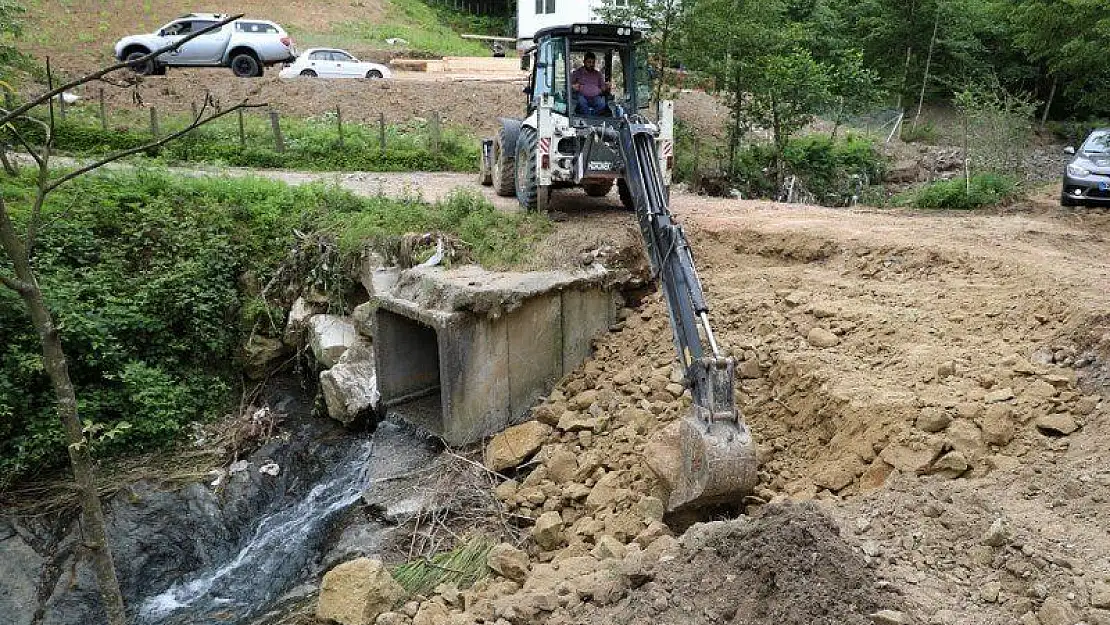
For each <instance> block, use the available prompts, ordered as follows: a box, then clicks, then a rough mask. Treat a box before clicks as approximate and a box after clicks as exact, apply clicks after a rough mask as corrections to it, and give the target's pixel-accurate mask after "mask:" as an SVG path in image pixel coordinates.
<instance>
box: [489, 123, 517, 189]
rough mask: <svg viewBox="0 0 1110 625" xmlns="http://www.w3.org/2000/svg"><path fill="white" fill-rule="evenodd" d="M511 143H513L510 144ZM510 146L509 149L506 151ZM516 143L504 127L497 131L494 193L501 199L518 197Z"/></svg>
mask: <svg viewBox="0 0 1110 625" xmlns="http://www.w3.org/2000/svg"><path fill="white" fill-rule="evenodd" d="M510 142H511V143H510ZM506 144H510V145H508V146H507V147H508V149H504V148H505V147H506ZM515 150H516V142H515V141H512V138H511V137H510V136H509V131H508V130H506V129H505V127H504V126H502V127H501V128H498V129H497V135H496V136H495V137H494V138H493V171H491V172H490V175H491V176H492V177H493V192H494V193H496V194H497V195H500V196H501V197H512V196H514V195H516V152H515Z"/></svg>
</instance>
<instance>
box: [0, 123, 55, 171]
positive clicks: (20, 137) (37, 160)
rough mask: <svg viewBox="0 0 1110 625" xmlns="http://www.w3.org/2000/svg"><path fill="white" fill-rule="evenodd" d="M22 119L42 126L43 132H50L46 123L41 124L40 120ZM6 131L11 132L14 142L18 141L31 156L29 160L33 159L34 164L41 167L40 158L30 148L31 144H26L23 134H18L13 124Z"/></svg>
mask: <svg viewBox="0 0 1110 625" xmlns="http://www.w3.org/2000/svg"><path fill="white" fill-rule="evenodd" d="M23 119H27V120H30V121H33V122H35V123H37V124H42V126H43V128H44V129H45V131H46V132H50V129H49V128H48V127H47V126H46V123H45V122H43V121H42V120H38V119H35V118H34V117H23ZM8 130H9V131H11V133H12V135H13V136H14V137H15V138H16V141H19V143H20V144H21V145H22V146H23V149H24V150H27V153H28V154H30V155H31V158H33V159H35V164H36V165H39V166H41V165H42V158H41V157H39V153H38V152H36V151H35V149H34V148H32V147H31V144H30V143H28V142H27V139H26V138H24V136H23V133H21V132H19V129H17V128H16V127H15V124H11V125H9V126H8Z"/></svg>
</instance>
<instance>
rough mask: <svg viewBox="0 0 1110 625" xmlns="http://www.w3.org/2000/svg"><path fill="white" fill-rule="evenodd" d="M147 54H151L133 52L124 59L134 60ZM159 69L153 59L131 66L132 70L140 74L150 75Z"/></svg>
mask: <svg viewBox="0 0 1110 625" xmlns="http://www.w3.org/2000/svg"><path fill="white" fill-rule="evenodd" d="M147 54H149V53H148V52H132V53H131V54H128V55H127V57H126V58H124V59H123V60H125V61H134V60H135V59H141V58H143V57H144V56H146V55H147ZM157 69H158V68H157V67H156V66H155V65H154V61H153V60H151V61H147V62H146V63H141V64H139V65H134V66H132V67H131V71H133V72H135V73H136V74H138V75H140V76H150V75H151V74H154V73H155V72H156V71H157Z"/></svg>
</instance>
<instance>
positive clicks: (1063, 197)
mask: <svg viewBox="0 0 1110 625" xmlns="http://www.w3.org/2000/svg"><path fill="white" fill-rule="evenodd" d="M1060 206H1066V207H1069V208H1070V207H1073V206H1079V200H1076V199H1073V198H1070V197H1068V194H1067V193H1061V194H1060Z"/></svg>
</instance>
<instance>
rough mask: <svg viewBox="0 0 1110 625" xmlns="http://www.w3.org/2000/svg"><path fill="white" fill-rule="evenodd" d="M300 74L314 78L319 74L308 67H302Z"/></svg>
mask: <svg viewBox="0 0 1110 625" xmlns="http://www.w3.org/2000/svg"><path fill="white" fill-rule="evenodd" d="M300 75H301V76H303V77H305V78H316V77H317V76H318V75H319V74H317V73H316V72H314V71H312V70H310V69H303V70H301V74H300Z"/></svg>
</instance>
